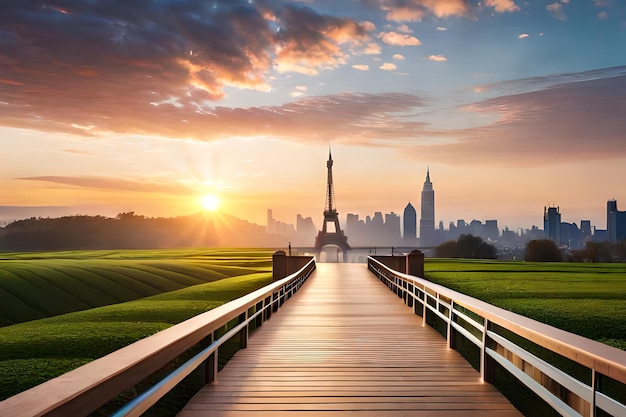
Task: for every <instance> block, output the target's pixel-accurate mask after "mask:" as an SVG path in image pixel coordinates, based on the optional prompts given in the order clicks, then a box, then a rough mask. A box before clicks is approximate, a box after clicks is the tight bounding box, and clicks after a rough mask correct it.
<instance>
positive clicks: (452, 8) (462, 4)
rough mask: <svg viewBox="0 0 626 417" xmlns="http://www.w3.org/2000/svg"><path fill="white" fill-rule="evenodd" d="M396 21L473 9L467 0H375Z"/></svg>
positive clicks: (457, 13)
mask: <svg viewBox="0 0 626 417" xmlns="http://www.w3.org/2000/svg"><path fill="white" fill-rule="evenodd" d="M374 2H375V3H377V4H379V7H380V8H381V9H382V10H383V11H385V12H386V16H385V17H386V19H387V20H390V21H394V22H409V21H421V20H422V19H423V18H424V16H426V15H428V14H430V15H434V16H435V17H448V16H464V15H466V14H467V13H468V12H469V11H470V9H471V3H470V2H469V1H467V0H374Z"/></svg>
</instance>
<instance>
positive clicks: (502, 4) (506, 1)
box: [485, 0, 519, 13]
mask: <svg viewBox="0 0 626 417" xmlns="http://www.w3.org/2000/svg"><path fill="white" fill-rule="evenodd" d="M485 6H487V7H493V8H494V9H495V11H496V12H498V13H504V12H518V11H519V7H518V6H516V5H515V2H513V0H485Z"/></svg>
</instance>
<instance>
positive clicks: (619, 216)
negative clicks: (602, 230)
mask: <svg viewBox="0 0 626 417" xmlns="http://www.w3.org/2000/svg"><path fill="white" fill-rule="evenodd" d="M606 233H607V235H608V236H607V237H608V240H609V242H611V243H617V242H619V241H621V240H624V239H626V211H619V210H618V209H617V201H616V200H609V201H607V203H606Z"/></svg>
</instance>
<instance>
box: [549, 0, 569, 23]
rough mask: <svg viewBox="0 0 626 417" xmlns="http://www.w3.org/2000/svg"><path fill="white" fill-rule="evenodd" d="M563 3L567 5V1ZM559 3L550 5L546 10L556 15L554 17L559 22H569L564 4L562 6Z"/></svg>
mask: <svg viewBox="0 0 626 417" xmlns="http://www.w3.org/2000/svg"><path fill="white" fill-rule="evenodd" d="M561 3H567V1H563V0H562V1H561ZM561 3H559V2H556V3H551V4H548V5H547V6H546V10H549V11H551V12H552V14H553V15H554V17H556V18H557V19H559V20H567V16H566V15H565V11H563V4H561Z"/></svg>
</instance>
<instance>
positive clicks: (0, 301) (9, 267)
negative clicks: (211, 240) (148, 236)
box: [0, 249, 271, 326]
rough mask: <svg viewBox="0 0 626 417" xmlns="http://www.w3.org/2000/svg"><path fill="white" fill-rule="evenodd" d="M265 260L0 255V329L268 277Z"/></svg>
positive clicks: (231, 255)
mask: <svg viewBox="0 0 626 417" xmlns="http://www.w3.org/2000/svg"><path fill="white" fill-rule="evenodd" d="M270 256H271V252H270V251H267V250H266V251H241V250H239V251H237V250H224V249H196V250H188V249H186V250H121V251H66V252H42V253H4V254H0V326H7V325H11V324H16V323H21V322H24V321H29V320H38V319H41V318H46V317H52V316H56V315H59V314H66V313H70V312H73V311H80V310H87V309H91V308H95V307H101V306H104V305H110V304H116V303H122V302H126V301H130V300H136V299H140V298H144V297H149V296H152V295H156V294H161V293H164V292H170V291H175V290H178V289H181V288H185V287H189V286H192V285H198V284H202V283H206V282H212V281H216V280H220V279H223V278H228V277H233V276H238V275H243V274H250V273H255V272H259V271H270V270H271V257H270Z"/></svg>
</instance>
